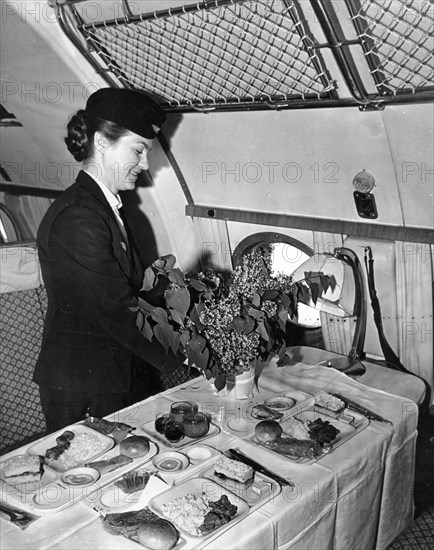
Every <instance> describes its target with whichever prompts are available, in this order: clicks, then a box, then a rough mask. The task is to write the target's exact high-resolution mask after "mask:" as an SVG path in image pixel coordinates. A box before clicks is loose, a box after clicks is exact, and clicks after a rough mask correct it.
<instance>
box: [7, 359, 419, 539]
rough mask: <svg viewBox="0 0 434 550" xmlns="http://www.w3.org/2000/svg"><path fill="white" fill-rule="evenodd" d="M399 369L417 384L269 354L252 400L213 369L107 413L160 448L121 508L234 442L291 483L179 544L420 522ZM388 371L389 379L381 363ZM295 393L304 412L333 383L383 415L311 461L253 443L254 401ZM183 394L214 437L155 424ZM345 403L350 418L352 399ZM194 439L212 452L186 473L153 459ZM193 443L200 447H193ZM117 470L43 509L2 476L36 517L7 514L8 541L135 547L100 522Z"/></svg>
mask: <svg viewBox="0 0 434 550" xmlns="http://www.w3.org/2000/svg"><path fill="white" fill-rule="evenodd" d="M398 374H399V377H400V383H401V384H402V380H403V378H402V377H403V376H404V377H406V376H407V377H408V379H407V385H408V386H409V387H410V386H411V385H412V384H413V383H414V377H412V376H411V375H407V374H403V373H395V372H394V371H393V370H390V372H389V373H387V375H388V378H389V380H390V383H389V385H388V386H387V388H388V391H386V390H385V389H384V387H383V389H378V388H376V387H373V386H375V376H374V377H373V376H372V374H371V377H370V378H369V377H368V378H369V383H370V385H367V384H364V383H363V380H362V378H363V377H361V378H359V379H354V378H350V377H349V376H346V375H345V374H344V373H342V372H339V371H337V370H335V369H334V368H330V367H328V366H324V365H311V364H307V363H304V362H301V361H293V362H292V363H291V364H289V365H286V366H284V367H278V366H277V363H276V361H275V360H272V361H271V362H270V364H269V365H268V366H267V367H266V368H265V369H264V370H263V371H262V373H261V376H260V378H259V381H258V386H257V387H256V388H255V389H254V391H253V394H252V395H250V396H249V397H248V398H246V399H238V398H234V396H232V395H224V394H222V392H217V391H216V389H215V387H214V385H213V383H212V380H207V379H206V378H205V377H202V376H200V377H197V378H194V379H192V380H188V381H187V382H185V383H182V384H180V385H178V386H176V387H173V388H170V389H168V390H166V391H164V392H162V393H159V394H158V395H154V396H152V397H150V398H148V399H146V400H144V401H142V402H139V403H136V404H135V405H133V406H130V407H128V408H125V409H123V410H120V411H118V412H116V413H114V414H112V415H109V416H107V417H106V419H107V420H109V421H113V422H122V423H125V424H128V425H129V426H131V427H132V428H133V431H132V433H133V434H134V435H139V436H140V435H142V436H145V437H148V438H149V440H150V441H151V442H152V446H153V447H152V448H153V453H151V454H152V456H149V459H148V460H147V461H146V460H145V461H143V460H142V461H141V462H140V461H136V460H134V461H133V463H132V464H130V465H129V466H128V468H130V469H131V468H134V467H135V468H139V469H140V470H141V471H149V472H150V475H151V477H150V479H149V482H148V485H147V486H146V488H145V490H144V491H143V492H142V494H141V496H140V498H139V500H135V501H134V502H132V503H131V504H129V503H127V504H126V505H124V508H122V509H121V510H122V511H134V510H140V509H143V508H144V507H146V506H148V504H149V505H151V504H152V502H153V500H154V501H155V499H157V500H158V498H161V495H164V493H165V492H166V491H171V490H173V488H176V487H178V486H180V485H181V484H184V486H185V487H188V484H189V483H191V482H192V481H191V480H193V481H194V480H195V479H197V478H200V479H205V478H206V476H207V475H209V472H212V464H213V461H215V460H216V456H219V455H220V454H223V453H225V452H227V451H228V449H235V450H238V451H241V452H242V453H244V455H246V456H248V457H250V458H252V459H254V460H255V461H256V462H257V463H259V464H261V465H263V466H265V467H266V468H267V469H268V470H269V471H270V472H272V473H274V474H276V475H277V476H280V477H281V478H284V479H285V480H286V481H287V483H286V484H281V485H280V484H276V490H274V491H272V490H270V491H269V492H266V493H265V496H264V497H263V498H262V497H261V498H259V497H258V501H257V502H255V501H254V500H253V501H252V502H251V503H249V505H248V506H247V508H246V511H245V513H244V514H243V515H242V516H241V517H240V518H238V519H237V520H236V521H235V519H234V521H233V522H231V521H230V522H229V523H227V524H226V525H225V526H224V527H223V528H221V529H218V530H217V532H216V534H215V535H211V536H208V537H189V536H187V535H185V534H182V533H181V539H180V542H179V543H178V545H177V546H176V548H178V547H179V548H182V549H184V550H190V549H193V548H206V549H215V550H223V549H237V550H238V549H240V550H241V549H249V550H255V549H258V550H259V549H261V550H265V549H279V550H285V549H288V550H289V549H292V550H301V549H306V550H327V549H336V550H351V549H354V550H370V549H385V548H387V546H388V545H389V544H390V543H391V542H392V541H393V539H394V538H395V537H396V536H397V535H398V534H399V533H400V532H401V531H403V530H404V529H405V528H406V527H407V526H408V525H409V524H410V523H411V522H412V520H413V512H414V506H413V482H414V469H415V448H416V438H417V423H418V404H417V402H416V401H415V400H414V399H411V398H409V397H406V396H403V395H397V394H394V393H393V381H394V377H397V376H398ZM382 376H383V378H384V374H382ZM291 392H295V395H296V394H297V392H299V393H300V392H301V393H304V394H305V395H306V396H308V399H307V401H302V402H301V404H300V405H298V403H296V405H295V407H296V409H295V410H296V411H297V410H298V409H297V406H298V407H299V410H303V407H304V406H306V404H307V403H310V405H312V403H313V401H312V400H314V399H315V396H316V395H317V394H318V393H320V392H326V393H329V394H337V395H340V396H342V397H343V398H344V399H345V398H347V399H348V400H350V401H351V402H353V403H357V405H359V406H360V407H361V408H362V409H363V408H366V409H368V410H369V411H371V412H374V413H376V414H377V415H379V416H380V417H381V418H382V419H383V421H379V420H376V419H373V418H367V417H366V416H363V415H359V416H357V415H356V417H357V418H358V422H357V423H356V424H355V425H354V426H352V430H351V433H350V436H346V437H345V438H344V439H343V441H342V443H341V444H339V445H336V446H335V447H334V446H333V444H332V446H331V448H330V450H329V452H327V453H324V454H322V455H321V456H320V457H319V458H316V459H315V460H307V461H303V460H302V461H298V460H294V459H293V458H290V457H288V456H285V455H282V454H279V453H276V452H273V451H270V449H268V448H266V447H264V446H263V445H260V444H257V443H255V441H254V439H252V437H251V434H252V430H251V429H250V430H249V422H252V418H251V411H252V407H253V406H255V405H257V404H263V403H264V402H265V401H266V400H267V399H269V398H271V397H276V396H284V395H285V394H286V395H291ZM309 396H310V397H311V399H310V401H309ZM176 401H187V402H190V403H194V404H196V406H197V407H198V409H199V410H200V411H202V412H204V413H205V414H206V415H207V416H208V417H209V418H210V419H211V424H210V430H209V432H208V433H207V435H206V436H204V437H203V438H199V439H188V438H185V440H183V441H182V442H181V443H180V444H179V445H178V447H176V448H175V449H174V446H173V445H170V444H168V443H167V442H165V441H164V438H161V437H159V436H158V434H157V432H155V431H154V419H155V417H156V415H157V414H158V413H161V412H168V411H169V410H170V406H171V404H172V403H174V402H176ZM303 403H304V405H303ZM294 414H295V416H296V415H297V414H296V412H295V413H294ZM348 414H349V415H350V422H349V423H350V424H351V411H350V410H349V411H348ZM353 414H355V413H353ZM354 418H355V417H354V416H353V420H354ZM330 420H332V419H330ZM384 420H385V421H384ZM256 422H258V420H256ZM187 439H188V440H187ZM32 445H35V442H32V443H29V444H28V445H25V446H23V447H21V448H19V449H16V450H14V451H12V452H10V453H8V454H7V455H3V456H2V457H0V459H1V461H4V460H6V459H8V458H10V457H11V456H14V455H16V454H25V453H26V452H28V450H29V449H30V448H31V446H32ZM198 445H200V446H205V447H207V448H208V449H210V450H211V451H212V453H211V456H210V458H209V459H208V460H206V459H205V460H204V461H203V462H200V461H199V462H197V461H194V460H190V461H189V463H188V464H189V465H188V467H187V468H186V469H184V470H183V471H180V472H173V473H172V472H170V473H164V472H161V471H156V470H155V467H154V462H155V457H156V456H158V455H159V454H161V453H163V452H166V451H173V450H176V451H177V452H180V453H182V454H185V455H186V456H188V455H189V450H191V449H192V448H194V447H197V446H198ZM118 447H119V445H116V446H115V447H114V449H112V450H111V453H118V452H119V450H117V448H118ZM190 454H191V456H192V457H194V453H190ZM145 458H146V457H145ZM139 463H140V464H139ZM118 474H119V475H123V474H124V470H122V469H119V470H118ZM154 474H155V475H154ZM116 475H117V474H116V471H115V472H112V473H111V474H110V475H106V476H105V475H102V476H101V478H100V479H99V480H98V482H97V483H96V484H95V485H94V486H93V488H92V490H91V491H89V492H88V493H83V497H82V498H79V499H78V500H76V501H74V502H72V503H71V504H67V505H64V506H60V507H59V508H56V507H55V505H54V506H53V507H52V508H42V509H41V508H38V507H37V506H35V504H34V502H33V501H30V502H28V499H24V498H23V497H22V495H21V494H20V492H19V491H17V490H16V488H15V487H14V486H11V485H9V484H7V483H5V482H4V481H1V482H0V488H1V500H2V501H3V502H5V503H7V504H9V505H11V506H15V507H17V508H19V509H23V510H28V511H30V512H31V513H32V514H34V515H35V516H37V519H36V520H35V521H33V522H32V523H31V524H29V525H28V526H27V527H26V528H25V529H21V528H19V527H18V526H16V525H15V524H13V523H12V522H10V521H8V519H7V518H6V517H5V516H4V515H3V514H0V515H1V519H0V527H1V548H2V549H3V550H6V549H26V548H28V549H59V550H60V549H61V550H67V549H70V550H73V549H74V550H75V549H77V548H80V549H101V550H102V549H104V550H108V549H134V548H135V549H139V548H140V547H142V546H141V545H140V544H139V543H138V542H137V541H136V540H133V539H132V538H128V537H125V536H122V535H118V534H114V533H113V532H111V531H110V530H107V529H106V528H105V526H104V518H105V517H106V514H110V513H113V512H118V509H117V508H115V509H110V506H109V507H108V509H107V503H106V504H104V499H103V498H102V496H103V495H104V494H107V488H108V486H109V485H112V484H113V483H114V481H115V477H113V476H116ZM204 476H205V477H204ZM261 499H262V500H261Z"/></svg>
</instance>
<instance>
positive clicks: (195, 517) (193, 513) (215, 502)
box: [148, 477, 249, 542]
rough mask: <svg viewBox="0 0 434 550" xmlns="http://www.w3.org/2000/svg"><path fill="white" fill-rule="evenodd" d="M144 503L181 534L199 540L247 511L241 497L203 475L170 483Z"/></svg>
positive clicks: (204, 538) (210, 535)
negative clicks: (173, 484)
mask: <svg viewBox="0 0 434 550" xmlns="http://www.w3.org/2000/svg"><path fill="white" fill-rule="evenodd" d="M148 506H149V509H150V510H151V511H152V512H154V513H156V514H157V515H158V516H160V517H162V518H164V519H167V520H168V521H170V522H171V523H173V524H174V525H175V527H176V528H177V529H178V530H179V531H180V532H181V533H182V534H184V535H186V536H188V537H193V538H194V539H196V540H200V541H201V542H202V541H205V540H206V542H209V539H210V538H214V537H215V536H217V535H219V534H221V533H222V532H223V531H224V530H226V529H228V528H230V527H232V526H233V525H235V524H236V523H237V522H238V521H240V520H241V519H243V518H244V517H245V516H246V515H247V514H248V513H249V505H248V504H247V502H246V501H245V500H243V499H242V498H241V497H239V496H238V495H236V494H235V493H232V492H231V491H228V490H227V489H226V488H224V487H223V486H221V485H219V484H218V483H216V482H215V481H213V480H211V479H209V478H205V477H195V478H191V479H189V480H186V481H184V482H182V483H180V484H179V485H175V486H173V487H172V488H170V489H168V490H167V491H164V492H163V493H161V494H159V495H157V496H155V497H153V498H152V499H151V500H150V501H149V504H148Z"/></svg>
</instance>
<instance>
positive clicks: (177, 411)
mask: <svg viewBox="0 0 434 550" xmlns="http://www.w3.org/2000/svg"><path fill="white" fill-rule="evenodd" d="M190 412H194V408H193V405H192V404H191V403H189V402H188V401H175V403H172V406H171V407H170V414H171V415H172V417H173V418H174V419H175V420H177V421H178V422H184V416H185V415H186V414H187V413H190Z"/></svg>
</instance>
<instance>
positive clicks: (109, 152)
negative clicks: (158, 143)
mask: <svg viewBox="0 0 434 550" xmlns="http://www.w3.org/2000/svg"><path fill="white" fill-rule="evenodd" d="M102 139H103V140H104V138H102ZM152 144H153V140H152V139H147V138H144V137H142V136H139V135H138V134H135V133H133V132H130V131H128V133H127V134H125V135H124V136H122V137H121V138H120V139H118V140H117V141H116V142H115V143H109V142H107V141H105V143H103V146H102V147H100V148H98V152H99V155H98V156H99V157H100V158H99V159H98V160H99V162H98V164H99V168H100V176H101V177H100V179H101V181H102V183H104V184H105V185H106V186H107V187H108V189H109V190H110V191H111V192H112V193H113V194H115V195H116V194H117V193H118V191H131V190H132V189H134V188H135V186H136V180H137V177H138V175H139V174H140V172H141V171H142V170H147V169H148V167H149V164H148V153H149V151H150V150H151V149H152ZM97 154H98V153H97Z"/></svg>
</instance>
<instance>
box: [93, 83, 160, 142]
mask: <svg viewBox="0 0 434 550" xmlns="http://www.w3.org/2000/svg"><path fill="white" fill-rule="evenodd" d="M85 113H86V115H88V116H90V117H94V118H100V119H103V120H108V121H110V122H115V123H116V124H118V125H119V126H122V127H123V128H126V129H127V130H130V131H131V132H134V133H136V134H138V135H139V136H142V137H144V138H147V139H153V138H154V137H155V136H156V134H157V132H158V130H159V129H160V128H161V126H162V125H163V123H164V121H165V120H166V114H165V112H164V111H163V109H162V108H161V107H160V105H159V104H158V103H157V102H156V101H154V100H153V99H152V98H151V97H149V96H148V95H146V94H145V93H143V92H139V91H136V90H128V89H125V88H101V89H99V90H97V91H96V92H94V93H93V94H92V95H91V96H90V97H89V99H88V100H87V103H86V109H85Z"/></svg>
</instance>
